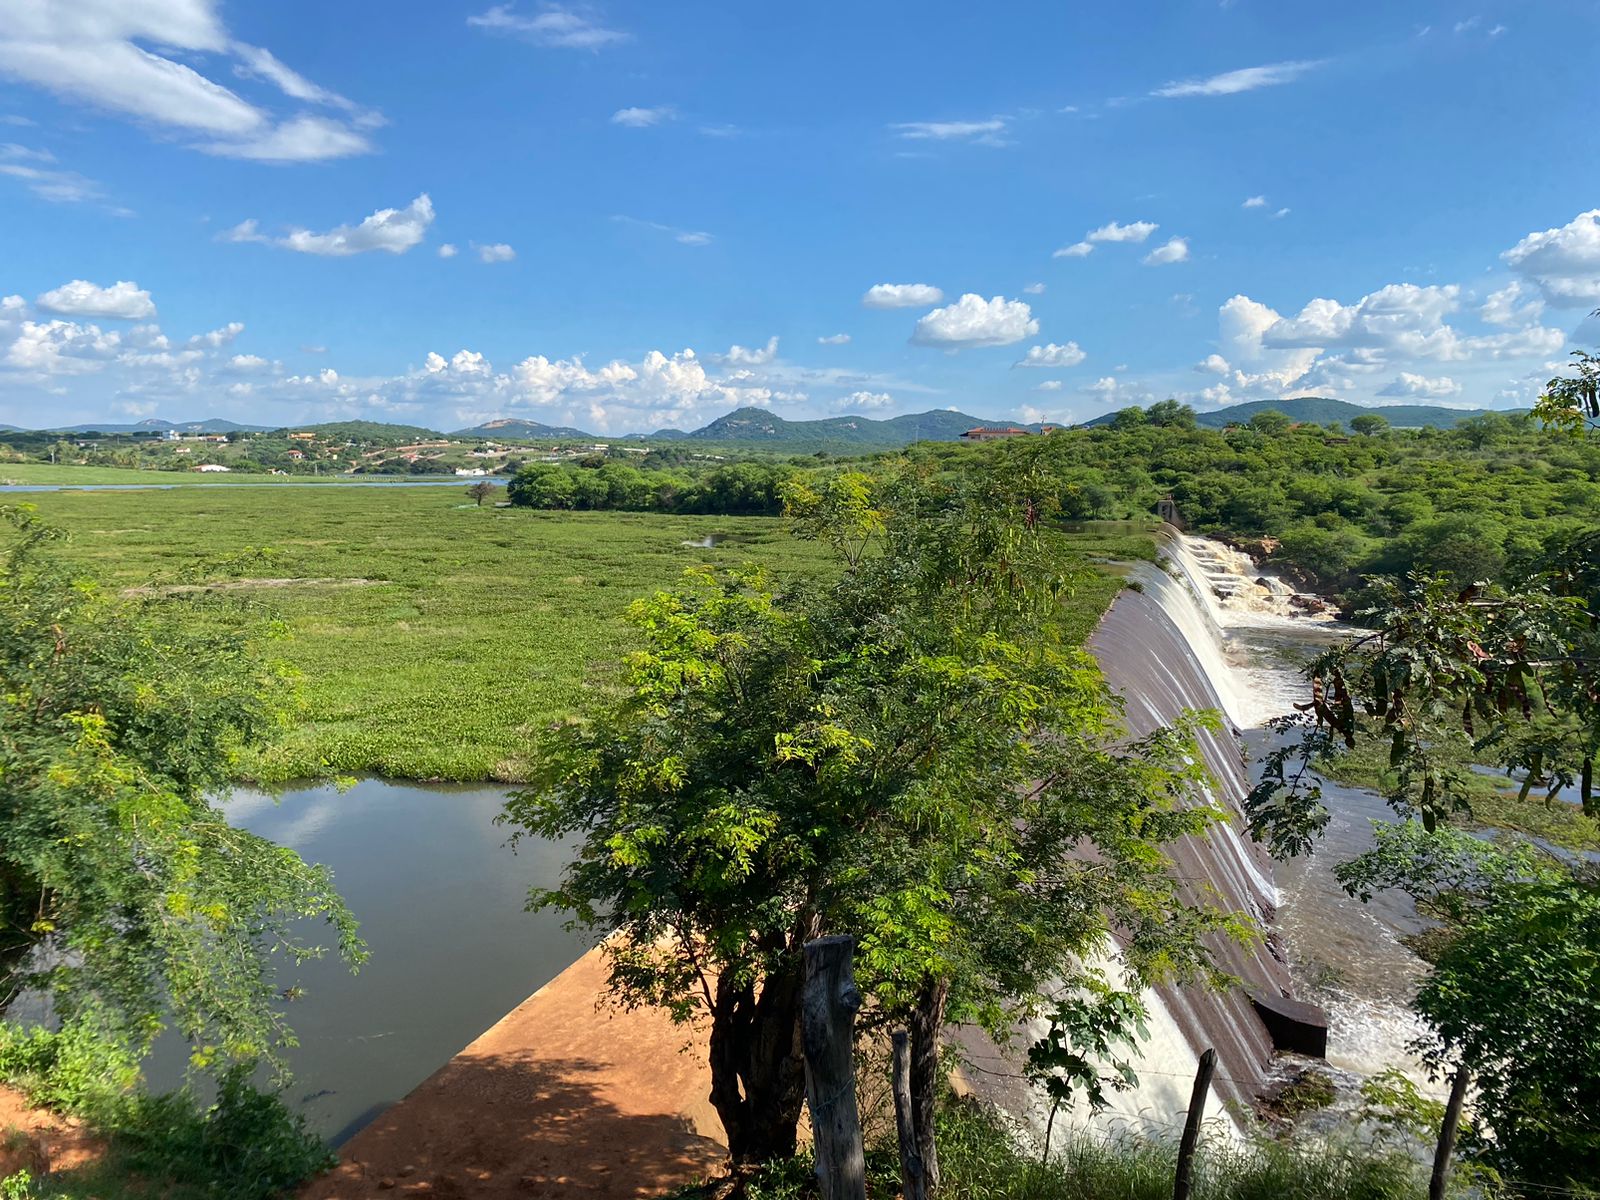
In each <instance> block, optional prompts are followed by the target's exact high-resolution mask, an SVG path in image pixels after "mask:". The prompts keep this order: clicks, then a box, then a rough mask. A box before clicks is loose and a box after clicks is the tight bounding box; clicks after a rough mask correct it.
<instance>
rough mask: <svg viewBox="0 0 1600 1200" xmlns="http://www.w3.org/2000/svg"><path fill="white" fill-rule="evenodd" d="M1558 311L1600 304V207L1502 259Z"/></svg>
mask: <svg viewBox="0 0 1600 1200" xmlns="http://www.w3.org/2000/svg"><path fill="white" fill-rule="evenodd" d="M1500 257H1501V258H1502V259H1504V260H1505V261H1506V263H1507V264H1508V265H1509V266H1510V267H1511V269H1512V270H1514V271H1516V272H1517V273H1518V274H1519V275H1521V276H1522V277H1523V278H1525V279H1527V280H1529V281H1530V282H1531V283H1533V284H1534V285H1535V286H1537V287H1538V289H1539V291H1540V292H1541V293H1543V295H1544V298H1545V301H1546V303H1548V304H1551V305H1554V306H1555V307H1557V308H1579V307H1589V306H1591V305H1594V304H1600V208H1592V209H1590V210H1589V211H1588V212H1582V213H1579V214H1578V215H1577V216H1576V217H1574V218H1572V220H1570V221H1568V222H1567V223H1566V224H1565V225H1561V226H1558V227H1557V228H1554V229H1546V230H1544V231H1543V232H1542V233H1530V234H1528V236H1527V237H1525V238H1523V239H1522V240H1521V241H1520V242H1518V243H1517V244H1516V245H1515V246H1513V247H1511V249H1509V250H1507V251H1506V252H1505V253H1504V254H1502V255H1501V256H1500Z"/></svg>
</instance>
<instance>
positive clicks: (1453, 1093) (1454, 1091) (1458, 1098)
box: [1428, 1063, 1472, 1200]
mask: <svg viewBox="0 0 1600 1200" xmlns="http://www.w3.org/2000/svg"><path fill="white" fill-rule="evenodd" d="M1471 1077H1472V1075H1471V1072H1470V1071H1468V1070H1467V1065H1466V1063H1462V1064H1461V1065H1460V1066H1459V1067H1457V1068H1456V1077H1455V1078H1454V1079H1453V1080H1451V1081H1450V1102H1449V1103H1448V1104H1446V1105H1445V1109H1444V1125H1443V1126H1442V1127H1441V1128H1440V1130H1439V1145H1438V1148H1437V1149H1435V1150H1434V1153H1433V1176H1432V1178H1431V1179H1429V1180H1428V1200H1444V1192H1445V1187H1446V1185H1447V1184H1448V1183H1449V1182H1450V1155H1451V1154H1452V1153H1454V1152H1455V1148H1456V1130H1458V1129H1460V1128H1461V1107H1462V1105H1464V1104H1465V1103H1466V1100H1467V1083H1468V1081H1469V1080H1470V1079H1471Z"/></svg>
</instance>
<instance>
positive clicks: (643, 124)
mask: <svg viewBox="0 0 1600 1200" xmlns="http://www.w3.org/2000/svg"><path fill="white" fill-rule="evenodd" d="M676 115H677V113H676V112H675V111H674V110H673V108H672V107H671V106H670V105H665V104H664V105H661V106H659V107H657V108H619V109H617V111H616V112H614V113H612V114H611V123H612V124H613V125H626V126H627V127H628V128H629V129H648V128H649V127H650V126H652V125H659V124H661V123H662V122H663V121H670V120H672V119H673V118H674V117H675V116H676Z"/></svg>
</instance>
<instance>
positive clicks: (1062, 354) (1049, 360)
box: [1011, 342, 1088, 367]
mask: <svg viewBox="0 0 1600 1200" xmlns="http://www.w3.org/2000/svg"><path fill="white" fill-rule="evenodd" d="M1087 357H1088V355H1087V354H1085V353H1084V352H1083V350H1082V349H1081V348H1080V347H1079V346H1078V343H1077V342H1068V343H1067V344H1066V345H1065V346H1058V345H1056V344H1055V343H1054V342H1049V343H1047V344H1045V345H1043V346H1030V347H1029V348H1028V353H1027V354H1025V355H1023V356H1022V357H1021V358H1019V359H1018V360H1017V361H1016V362H1014V363H1012V364H1011V365H1012V366H1013V367H1075V366H1077V365H1078V364H1079V363H1081V362H1082V361H1083V360H1084V359H1085V358H1087Z"/></svg>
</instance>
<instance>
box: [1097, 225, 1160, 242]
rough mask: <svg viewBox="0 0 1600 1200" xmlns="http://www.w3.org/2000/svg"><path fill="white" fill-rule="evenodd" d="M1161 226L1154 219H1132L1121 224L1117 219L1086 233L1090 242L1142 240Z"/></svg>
mask: <svg viewBox="0 0 1600 1200" xmlns="http://www.w3.org/2000/svg"><path fill="white" fill-rule="evenodd" d="M1160 228H1161V226H1159V225H1157V224H1156V223H1155V222H1154V221H1131V222H1129V223H1128V224H1126V225H1120V224H1118V223H1117V222H1116V221H1107V222H1106V223H1105V224H1104V225H1102V226H1100V228H1099V229H1091V230H1090V231H1089V232H1088V233H1086V234H1084V240H1085V241H1088V242H1135V243H1137V242H1142V241H1144V240H1145V239H1146V238H1147V237H1149V236H1150V235H1151V234H1152V233H1154V232H1155V231H1156V230H1157V229H1160Z"/></svg>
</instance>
